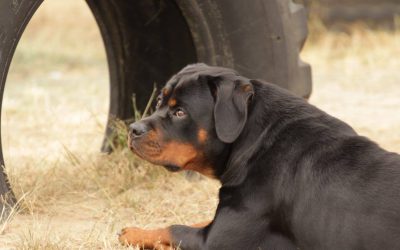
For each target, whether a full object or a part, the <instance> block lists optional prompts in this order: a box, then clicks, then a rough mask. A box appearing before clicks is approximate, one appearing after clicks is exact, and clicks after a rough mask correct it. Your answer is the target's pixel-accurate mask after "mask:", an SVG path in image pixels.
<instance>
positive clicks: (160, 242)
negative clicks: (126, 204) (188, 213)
mask: <svg viewBox="0 0 400 250" xmlns="http://www.w3.org/2000/svg"><path fill="white" fill-rule="evenodd" d="M208 224H210V222H209V221H207V222H202V223H197V224H194V225H191V226H183V225H174V226H170V227H167V228H160V229H152V230H145V229H140V228H137V227H127V228H124V229H122V230H121V233H120V234H119V238H118V240H119V241H120V242H121V244H123V245H132V246H138V247H140V248H142V249H156V250H170V249H174V247H177V246H179V244H180V242H176V241H175V239H174V237H173V234H174V232H173V231H174V229H175V228H185V229H186V231H188V232H189V231H191V230H190V229H192V230H193V231H196V232H198V231H200V230H201V229H202V228H204V227H205V226H207V225H208ZM179 231H181V230H179ZM195 234H196V233H195Z"/></svg>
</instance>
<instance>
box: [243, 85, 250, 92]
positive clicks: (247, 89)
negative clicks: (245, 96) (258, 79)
mask: <svg viewBox="0 0 400 250" xmlns="http://www.w3.org/2000/svg"><path fill="white" fill-rule="evenodd" d="M241 89H242V91H244V92H248V91H250V90H251V85H250V84H246V85H243V86H242V87H241Z"/></svg>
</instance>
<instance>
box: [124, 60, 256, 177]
mask: <svg viewBox="0 0 400 250" xmlns="http://www.w3.org/2000/svg"><path fill="white" fill-rule="evenodd" d="M253 94H254V90H253V86H252V85H251V83H250V81H249V80H248V79H246V78H244V77H242V76H239V75H238V74H237V73H236V72H235V71H233V70H231V69H227V68H221V67H210V66H207V65H205V64H194V65H189V66H187V67H185V68H184V69H182V70H181V71H180V72H179V73H177V74H176V75H175V76H173V77H172V78H171V79H170V80H169V81H168V82H167V84H166V85H165V87H164V88H163V89H162V91H161V94H160V95H159V97H158V100H157V107H156V111H155V112H154V113H153V114H152V115H151V116H149V117H146V118H144V119H142V120H140V121H138V122H135V123H133V124H131V125H130V127H129V142H128V144H129V146H130V148H131V149H132V151H133V152H135V153H136V154H137V155H139V156H140V157H142V158H144V159H145V160H147V161H150V162H152V163H155V164H157V165H162V166H165V167H166V168H167V169H169V170H171V171H179V170H182V169H185V170H195V171H198V172H200V173H202V174H204V175H207V176H211V177H216V173H215V168H216V166H215V165H216V164H217V162H218V161H219V160H221V159H220V157H222V154H223V153H224V152H225V151H226V150H227V148H228V147H229V145H230V144H231V143H233V142H234V141H235V140H236V139H237V138H238V137H239V135H240V133H241V132H242V130H243V127H244V125H245V123H246V121H247V113H248V103H249V100H250V99H251V97H252V96H253Z"/></svg>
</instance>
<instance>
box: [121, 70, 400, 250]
mask: <svg viewBox="0 0 400 250" xmlns="http://www.w3.org/2000/svg"><path fill="white" fill-rule="evenodd" d="M129 144H130V147H131V149H132V150H133V151H134V152H135V153H136V154H138V155H139V156H141V157H142V158H144V159H146V160H148V161H150V162H153V163H155V164H158V165H163V166H165V167H166V168H168V169H170V170H172V171H179V170H182V169H190V170H195V171H198V172H200V173H202V174H204V175H207V176H210V177H213V178H217V179H218V180H220V182H221V184H222V187H221V189H220V192H219V204H218V208H217V211H216V214H215V217H214V219H213V221H211V222H209V223H202V224H198V225H194V226H192V227H189V226H182V225H173V226H170V227H168V228H164V229H156V230H141V229H138V228H125V229H124V230H122V232H121V234H120V238H119V240H120V241H121V242H122V243H125V244H139V245H140V246H142V247H145V248H156V249H169V248H173V247H176V246H179V247H180V248H181V249H222V250H224V249H306V250H307V249H322V250H327V249H332V250H343V249H357V250H358V249H360V250H361V249H385V250H388V249H400V156H399V155H398V154H395V153H390V152H387V151H385V150H383V149H382V148H380V147H379V146H378V145H377V144H375V143H374V142H372V141H370V140H368V139H367V138H365V137H362V136H359V135H357V133H356V132H355V131H354V130H353V129H352V128H351V127H350V126H348V125H347V124H345V123H344V122H342V121H340V120H338V119H336V118H334V117H331V116H329V115H328V114H326V113H324V112H323V111H321V110H319V109H317V108H316V107H314V106H312V105H310V104H308V103H307V102H306V101H304V100H303V99H301V98H298V97H295V96H293V95H292V94H290V93H289V92H287V91H285V90H283V89H280V88H279V87H276V86H274V85H272V84H269V83H264V82H262V81H259V80H250V79H247V78H245V77H243V76H240V75H238V74H237V73H236V72H235V71H233V70H231V69H227V68H221V67H210V66H207V65H204V64H195V65H190V66H187V67H186V68H184V69H183V70H182V71H180V72H179V73H178V74H176V75H175V76H173V77H172V78H171V79H170V80H169V82H168V83H167V84H166V86H165V88H164V89H163V91H162V94H161V95H160V98H159V100H158V104H157V110H156V112H155V113H154V114H152V115H151V116H150V117H147V118H145V119H143V120H141V121H139V122H136V123H134V124H132V125H131V126H130V139H129Z"/></svg>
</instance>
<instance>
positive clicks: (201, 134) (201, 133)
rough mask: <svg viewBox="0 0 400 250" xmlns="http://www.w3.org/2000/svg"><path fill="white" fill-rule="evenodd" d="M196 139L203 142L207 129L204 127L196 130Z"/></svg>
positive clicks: (205, 138)
mask: <svg viewBox="0 0 400 250" xmlns="http://www.w3.org/2000/svg"><path fill="white" fill-rule="evenodd" d="M197 140H198V141H199V142H200V143H201V144H204V143H205V142H206V140H207V131H206V130H205V129H202V128H201V129H199V132H197Z"/></svg>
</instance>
